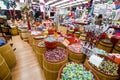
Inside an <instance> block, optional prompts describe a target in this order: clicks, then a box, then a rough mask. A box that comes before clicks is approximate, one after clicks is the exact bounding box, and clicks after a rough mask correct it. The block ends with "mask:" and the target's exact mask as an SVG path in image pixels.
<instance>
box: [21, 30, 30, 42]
mask: <svg viewBox="0 0 120 80" xmlns="http://www.w3.org/2000/svg"><path fill="white" fill-rule="evenodd" d="M19 34H20V37H21V39H23V40H25V39H28V32H27V31H24V32H23V31H22V32H20V33H19Z"/></svg>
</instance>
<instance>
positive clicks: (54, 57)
mask: <svg viewBox="0 0 120 80" xmlns="http://www.w3.org/2000/svg"><path fill="white" fill-rule="evenodd" d="M66 57H67V54H66V51H65V49H64V48H61V47H57V48H55V49H49V50H47V51H46V53H45V58H46V59H47V61H50V62H58V61H61V60H64V59H65V58H66Z"/></svg>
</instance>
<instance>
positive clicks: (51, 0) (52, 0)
mask: <svg viewBox="0 0 120 80" xmlns="http://www.w3.org/2000/svg"><path fill="white" fill-rule="evenodd" d="M55 1H57V0H50V1H48V2H47V3H46V5H49V4H51V3H53V2H55Z"/></svg>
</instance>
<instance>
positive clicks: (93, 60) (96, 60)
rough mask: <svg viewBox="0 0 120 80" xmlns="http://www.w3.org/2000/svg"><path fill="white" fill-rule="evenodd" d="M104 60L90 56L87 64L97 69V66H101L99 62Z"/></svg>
mask: <svg viewBox="0 0 120 80" xmlns="http://www.w3.org/2000/svg"><path fill="white" fill-rule="evenodd" d="M103 60H104V59H103V58H101V57H99V56H97V55H94V54H93V55H91V56H90V58H89V60H88V61H89V62H90V63H91V64H93V65H95V66H96V67H99V65H100V64H101V62H102V61H103Z"/></svg>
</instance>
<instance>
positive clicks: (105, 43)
mask: <svg viewBox="0 0 120 80" xmlns="http://www.w3.org/2000/svg"><path fill="white" fill-rule="evenodd" d="M97 48H99V49H103V50H104V51H106V52H108V53H110V52H111V50H112V48H113V43H112V42H111V41H110V40H108V39H103V40H101V41H100V42H99V43H98V45H97Z"/></svg>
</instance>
